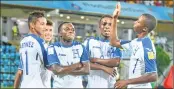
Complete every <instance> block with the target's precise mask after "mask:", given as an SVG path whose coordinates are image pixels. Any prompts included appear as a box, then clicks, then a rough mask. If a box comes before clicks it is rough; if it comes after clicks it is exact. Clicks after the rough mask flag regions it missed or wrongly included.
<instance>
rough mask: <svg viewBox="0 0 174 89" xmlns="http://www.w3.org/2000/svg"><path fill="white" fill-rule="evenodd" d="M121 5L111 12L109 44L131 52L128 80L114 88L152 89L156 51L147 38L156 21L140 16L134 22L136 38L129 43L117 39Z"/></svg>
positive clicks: (145, 15) (155, 76) (144, 15)
mask: <svg viewBox="0 0 174 89" xmlns="http://www.w3.org/2000/svg"><path fill="white" fill-rule="evenodd" d="M120 10H121V5H120V4H117V6H116V9H115V11H114V12H113V18H114V19H113V20H112V23H113V24H112V31H111V40H110V44H111V45H113V46H116V47H120V48H123V49H126V50H130V51H131V57H130V63H129V79H127V80H120V81H118V82H117V83H115V87H116V88H122V87H125V86H127V85H128V88H152V87H151V84H150V82H154V81H156V80H157V67H156V50H155V46H154V44H153V43H152V41H151V39H150V38H149V37H148V36H147V34H148V33H149V32H151V31H152V30H153V29H154V28H155V27H156V24H157V20H156V19H155V17H154V16H152V15H150V14H142V15H141V16H140V17H139V18H138V20H137V21H135V22H134V26H133V28H134V31H135V32H136V33H137V38H135V39H133V40H131V41H124V40H119V39H118V38H117V28H116V26H117V23H116V21H117V18H118V15H119V14H120Z"/></svg>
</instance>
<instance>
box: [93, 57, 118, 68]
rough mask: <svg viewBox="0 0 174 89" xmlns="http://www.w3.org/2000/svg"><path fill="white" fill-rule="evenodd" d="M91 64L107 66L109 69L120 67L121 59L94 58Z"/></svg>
mask: <svg viewBox="0 0 174 89" xmlns="http://www.w3.org/2000/svg"><path fill="white" fill-rule="evenodd" d="M91 62H93V63H98V64H101V65H105V66H107V67H118V65H119V63H120V58H111V59H106V60H105V59H100V58H92V59H91Z"/></svg>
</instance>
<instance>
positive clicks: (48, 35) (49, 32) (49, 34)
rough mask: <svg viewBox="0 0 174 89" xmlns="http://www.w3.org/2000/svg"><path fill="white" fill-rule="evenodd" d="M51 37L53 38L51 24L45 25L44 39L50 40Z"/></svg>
mask: <svg viewBox="0 0 174 89" xmlns="http://www.w3.org/2000/svg"><path fill="white" fill-rule="evenodd" d="M52 38H53V26H51V25H47V26H46V29H45V31H44V39H45V40H46V41H51V39H52Z"/></svg>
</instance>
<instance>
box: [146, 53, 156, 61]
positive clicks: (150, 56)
mask: <svg viewBox="0 0 174 89" xmlns="http://www.w3.org/2000/svg"><path fill="white" fill-rule="evenodd" d="M147 55H148V58H149V59H150V60H151V59H155V54H154V53H153V52H147Z"/></svg>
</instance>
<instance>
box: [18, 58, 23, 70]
mask: <svg viewBox="0 0 174 89" xmlns="http://www.w3.org/2000/svg"><path fill="white" fill-rule="evenodd" d="M18 69H19V70H23V63H22V61H21V60H20V61H19V65H18Z"/></svg>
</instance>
